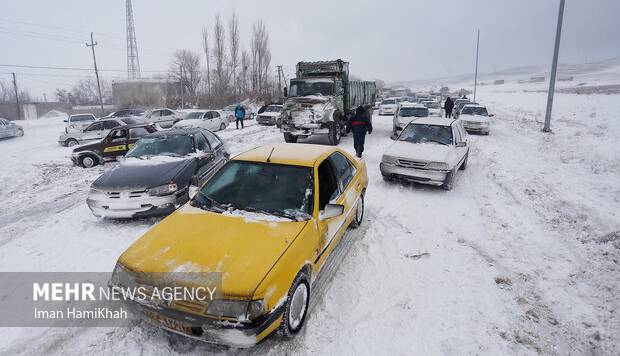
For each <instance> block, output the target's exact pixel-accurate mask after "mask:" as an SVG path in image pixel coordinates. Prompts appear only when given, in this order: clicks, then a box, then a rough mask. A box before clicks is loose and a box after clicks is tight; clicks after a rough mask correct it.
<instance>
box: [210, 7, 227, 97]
mask: <svg viewBox="0 0 620 356" xmlns="http://www.w3.org/2000/svg"><path fill="white" fill-rule="evenodd" d="M213 36H214V39H213V40H214V43H213V59H214V61H215V69H214V73H213V74H214V75H215V85H214V87H215V94H216V95H223V94H225V93H226V89H227V87H228V71H227V70H226V64H227V63H226V62H227V60H226V34H225V33H224V25H223V24H222V20H221V19H220V15H219V14H218V15H216V16H215V25H214V27H213Z"/></svg>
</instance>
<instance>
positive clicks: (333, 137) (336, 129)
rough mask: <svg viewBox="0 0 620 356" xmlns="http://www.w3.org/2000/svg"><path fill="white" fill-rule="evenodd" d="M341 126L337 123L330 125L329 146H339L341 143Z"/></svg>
mask: <svg viewBox="0 0 620 356" xmlns="http://www.w3.org/2000/svg"><path fill="white" fill-rule="evenodd" d="M340 137H341V132H340V125H339V124H338V123H337V122H332V124H331V125H329V144H330V145H332V146H337V145H338V144H339V143H340Z"/></svg>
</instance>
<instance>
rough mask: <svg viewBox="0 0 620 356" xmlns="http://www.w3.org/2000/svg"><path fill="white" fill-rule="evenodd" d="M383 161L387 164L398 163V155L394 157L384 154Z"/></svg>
mask: <svg viewBox="0 0 620 356" xmlns="http://www.w3.org/2000/svg"><path fill="white" fill-rule="evenodd" d="M381 162H383V163H385V164H391V165H395V164H396V163H397V159H396V157H392V156H389V155H383V158H381Z"/></svg>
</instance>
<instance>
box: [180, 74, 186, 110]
mask: <svg viewBox="0 0 620 356" xmlns="http://www.w3.org/2000/svg"><path fill="white" fill-rule="evenodd" d="M180 70H181V109H185V97H184V96H183V66H181V67H180Z"/></svg>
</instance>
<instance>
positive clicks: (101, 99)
mask: <svg viewBox="0 0 620 356" xmlns="http://www.w3.org/2000/svg"><path fill="white" fill-rule="evenodd" d="M96 45H97V42H95V41H94V40H93V33H92V32H91V33H90V43H86V47H90V49H91V50H92V52H93V64H94V65H95V77H96V78H97V91H98V92H99V106H101V115H102V116H103V114H104V111H103V98H102V97H101V83H99V70H98V69H97V57H96V56H95V46H96Z"/></svg>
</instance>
